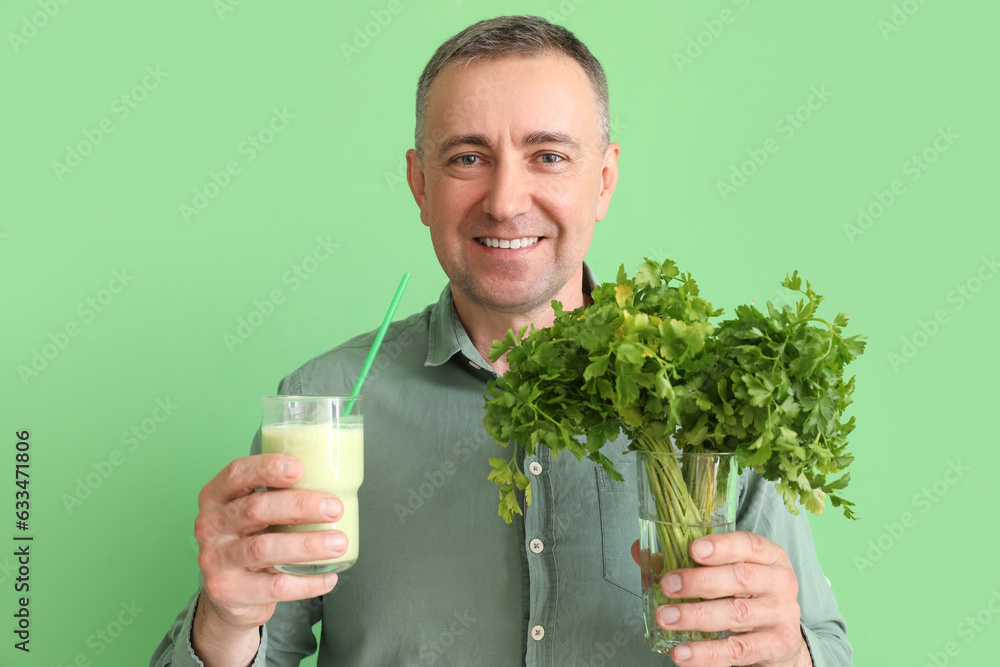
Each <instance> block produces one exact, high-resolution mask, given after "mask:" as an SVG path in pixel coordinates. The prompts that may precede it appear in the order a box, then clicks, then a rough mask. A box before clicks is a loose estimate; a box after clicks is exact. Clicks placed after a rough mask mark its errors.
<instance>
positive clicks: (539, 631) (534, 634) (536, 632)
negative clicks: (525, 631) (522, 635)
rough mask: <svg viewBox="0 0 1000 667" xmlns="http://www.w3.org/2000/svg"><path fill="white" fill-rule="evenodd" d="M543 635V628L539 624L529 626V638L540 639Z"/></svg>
mask: <svg viewBox="0 0 1000 667" xmlns="http://www.w3.org/2000/svg"><path fill="white" fill-rule="evenodd" d="M544 636H545V628H543V627H542V626H540V625H536V626H535V627H533V628H531V638H532V639H534V640H535V641H540V640H541V638H542V637H544Z"/></svg>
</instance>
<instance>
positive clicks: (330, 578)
mask: <svg viewBox="0 0 1000 667" xmlns="http://www.w3.org/2000/svg"><path fill="white" fill-rule="evenodd" d="M335 583H337V575H336V574H335V573H333V572H331V573H330V574H324V575H323V585H325V586H333V585H334V584H335Z"/></svg>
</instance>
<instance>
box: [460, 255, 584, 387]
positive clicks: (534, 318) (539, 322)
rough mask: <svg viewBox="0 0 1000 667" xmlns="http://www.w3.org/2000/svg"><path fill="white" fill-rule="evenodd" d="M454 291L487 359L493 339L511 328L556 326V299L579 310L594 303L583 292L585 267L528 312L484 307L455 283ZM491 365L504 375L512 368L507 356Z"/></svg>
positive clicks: (464, 320) (467, 326)
mask: <svg viewBox="0 0 1000 667" xmlns="http://www.w3.org/2000/svg"><path fill="white" fill-rule="evenodd" d="M451 293H452V298H453V299H454V301H455V310H456V312H457V313H458V319H459V320H461V322H462V326H463V327H465V331H466V332H467V333H468V334H469V339H470V340H471V341H472V344H473V346H475V348H476V350H478V351H479V353H480V354H482V355H483V358H484V359H487V360H488V359H489V354H490V348H491V347H492V346H493V341H495V340H501V339H503V338H504V337H505V336H506V335H507V332H508V331H510V330H513V331H514V332H517V331H519V330H520V329H521V327H523V326H528V325H534V326H535V328H536V329H541V328H544V327H549V326H552V322H553V321H555V311H553V310H552V303H551V302H552V301H553V300H555V301H559V302H560V303H561V304H562V306H563V310H575V309H576V308H579V307H580V306H583V305H586V304H590V303H592V301H591V300H590V295H589V294H584V292H583V267H582V266H581V267H580V270H579V271H577V272H576V273H575V274H574V275H573V277H572V278H571V279H570V280H569V282H567V283H566V285H565V286H564V287H563V288H562V289H561V290H559V293H558V294H555V295H554V296H553V297H552V298H551V299H549V300H548V301H546V303H545V304H543V305H541V306H539V307H538V308H535V309H533V310H529V311H527V312H519V313H509V312H499V311H496V310H491V309H489V308H484V307H483V306H481V305H480V304H478V303H476V302H474V301H472V300H471V299H469V298H468V297H467V296H466V295H465V294H463V293H462V292H460V291H458V290H456V289H455V288H454V286H452V290H451ZM490 365H491V366H492V367H493V370H495V371H496V372H497V373H500V374H501V375H502V374H503V373H505V372H506V371H507V370H508V369H509V368H510V365H509V364H508V363H507V355H504V356H503V357H501V358H500V359H497V360H496V361H494V362H491V364H490Z"/></svg>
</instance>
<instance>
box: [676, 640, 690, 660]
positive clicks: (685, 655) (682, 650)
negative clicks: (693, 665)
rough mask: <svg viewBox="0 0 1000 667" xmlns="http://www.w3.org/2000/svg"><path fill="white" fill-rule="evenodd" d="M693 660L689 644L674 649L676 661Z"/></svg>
mask: <svg viewBox="0 0 1000 667" xmlns="http://www.w3.org/2000/svg"><path fill="white" fill-rule="evenodd" d="M690 659H691V647H690V646H688V645H687V644H681V645H680V646H678V647H676V648H675V649H674V660H690Z"/></svg>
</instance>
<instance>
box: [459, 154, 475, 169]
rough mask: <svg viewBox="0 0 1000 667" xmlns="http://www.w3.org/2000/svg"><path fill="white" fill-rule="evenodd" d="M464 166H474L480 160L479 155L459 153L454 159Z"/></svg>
mask: <svg viewBox="0 0 1000 667" xmlns="http://www.w3.org/2000/svg"><path fill="white" fill-rule="evenodd" d="M454 161H455V162H457V163H458V164H460V165H462V166H463V167H474V166H476V164H477V163H478V161H479V156H478V155H459V156H458V157H457V158H455V160H454Z"/></svg>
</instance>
